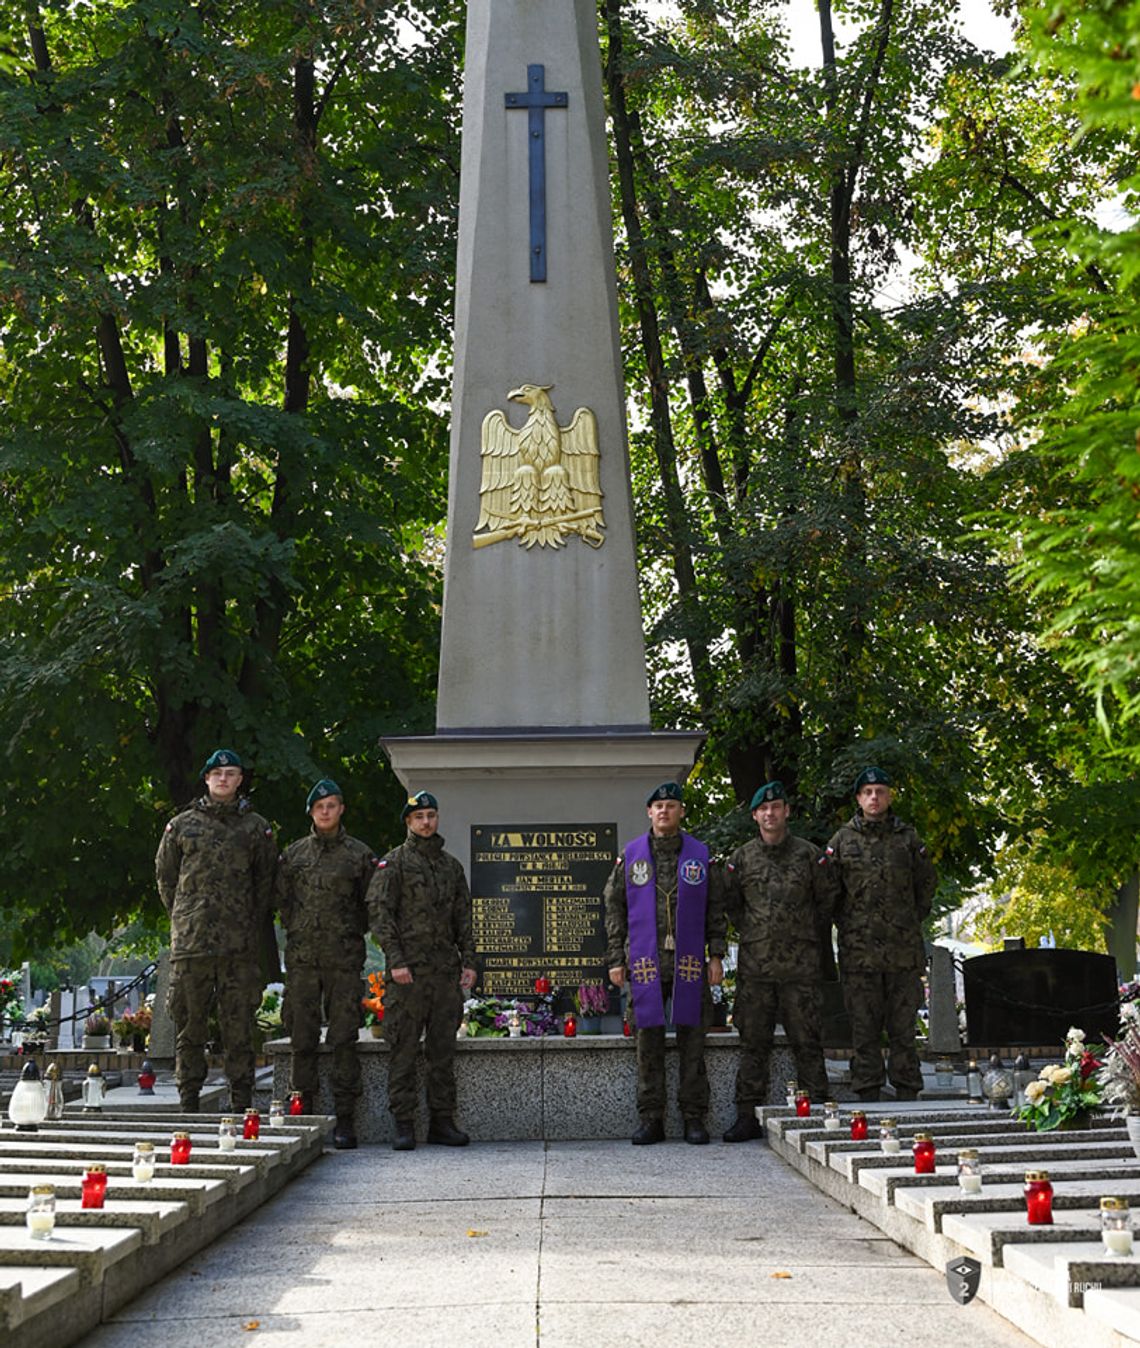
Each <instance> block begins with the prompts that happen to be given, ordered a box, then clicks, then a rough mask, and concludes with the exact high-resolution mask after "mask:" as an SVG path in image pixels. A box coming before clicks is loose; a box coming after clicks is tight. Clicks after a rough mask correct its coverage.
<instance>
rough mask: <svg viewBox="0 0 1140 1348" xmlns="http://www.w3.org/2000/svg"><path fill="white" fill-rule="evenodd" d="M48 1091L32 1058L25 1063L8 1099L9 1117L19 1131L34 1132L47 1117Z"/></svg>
mask: <svg viewBox="0 0 1140 1348" xmlns="http://www.w3.org/2000/svg"><path fill="white" fill-rule="evenodd" d="M47 1104H48V1100H47V1092H46V1091H45V1090H44V1083H43V1081H42V1080H41V1079H40V1069H39V1068H38V1067H37V1066H36V1060H35V1059H34V1058H32V1059H31V1060H30V1061H29V1062H27V1063H25V1064H24V1070H23V1071H22V1072H21V1073H20V1079H19V1081H17V1082H16V1084H15V1086H14V1087H13V1088H12V1098H11V1099H10V1100H9V1101H8V1117H9V1118H10V1119H11V1120H12V1122H13V1123H14V1124H15V1125H16V1131H17V1132H19V1133H34V1132H36V1131H37V1130H38V1128H39V1125H40V1124H41V1123H43V1121H44V1119H45V1118H47Z"/></svg>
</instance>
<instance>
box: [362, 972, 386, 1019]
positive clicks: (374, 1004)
mask: <svg viewBox="0 0 1140 1348" xmlns="http://www.w3.org/2000/svg"><path fill="white" fill-rule="evenodd" d="M360 1005H361V1006H362V1007H363V1008H364V1023H365V1025H369V1026H371V1025H380V1024H382V1023H383V1020H384V975H383V974H382V973H379V972H377V973H373V974H369V975H368V996H367V997H361V999H360Z"/></svg>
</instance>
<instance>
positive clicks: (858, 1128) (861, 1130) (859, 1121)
mask: <svg viewBox="0 0 1140 1348" xmlns="http://www.w3.org/2000/svg"><path fill="white" fill-rule="evenodd" d="M866 1140H867V1113H866V1111H865V1110H862V1109H854V1110H852V1111H851V1141H852V1142H866Z"/></svg>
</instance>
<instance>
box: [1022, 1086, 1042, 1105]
mask: <svg viewBox="0 0 1140 1348" xmlns="http://www.w3.org/2000/svg"><path fill="white" fill-rule="evenodd" d="M1045 1089H1046V1087H1045V1083H1044V1082H1043V1081H1031V1082H1030V1083H1029V1085H1028V1086H1026V1088H1025V1098H1026V1099H1027V1100H1028V1101H1029V1103H1030V1104H1031V1105H1035V1104H1036V1103H1037V1101H1038V1100H1040V1099H1041V1097H1042V1096H1043V1095H1044V1094H1045Z"/></svg>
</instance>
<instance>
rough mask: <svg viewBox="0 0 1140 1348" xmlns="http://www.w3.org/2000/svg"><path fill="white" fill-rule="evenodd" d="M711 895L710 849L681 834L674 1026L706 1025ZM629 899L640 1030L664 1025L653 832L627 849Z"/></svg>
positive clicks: (631, 965)
mask: <svg viewBox="0 0 1140 1348" xmlns="http://www.w3.org/2000/svg"><path fill="white" fill-rule="evenodd" d="M708 893H709V849H708V848H707V847H706V846H705V845H704V843H703V842H698V841H697V839H696V838H694V837H691V836H690V835H689V834H688V833H682V834H681V855H680V856H679V857H678V858H677V931H676V946H677V948H676V950H675V952H674V955H673V1024H674V1025H699V1024H700V1023H701V985H702V983H703V981H704V974H705V907H706V905H707V902H708ZM625 897H626V911H627V913H628V915H629V980H630V981H629V986H630V995H631V996H632V997H633V1012H634V1017H635V1019H636V1021H637V1026H638V1028H639V1029H650V1028H652V1027H653V1026H655V1025H664V1024H665V994H664V991H663V989H662V987H661V960H660V957H659V954H658V950H657V876H656V874H655V873H654V867H653V851H652V849H651V847H650V845H649V834H648V833H643V834H642V835H641V836H640V837H639V838H635V839H634V840H633V842H631V843H630V844H629V845H628V846H627V847H626V849H625Z"/></svg>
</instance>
